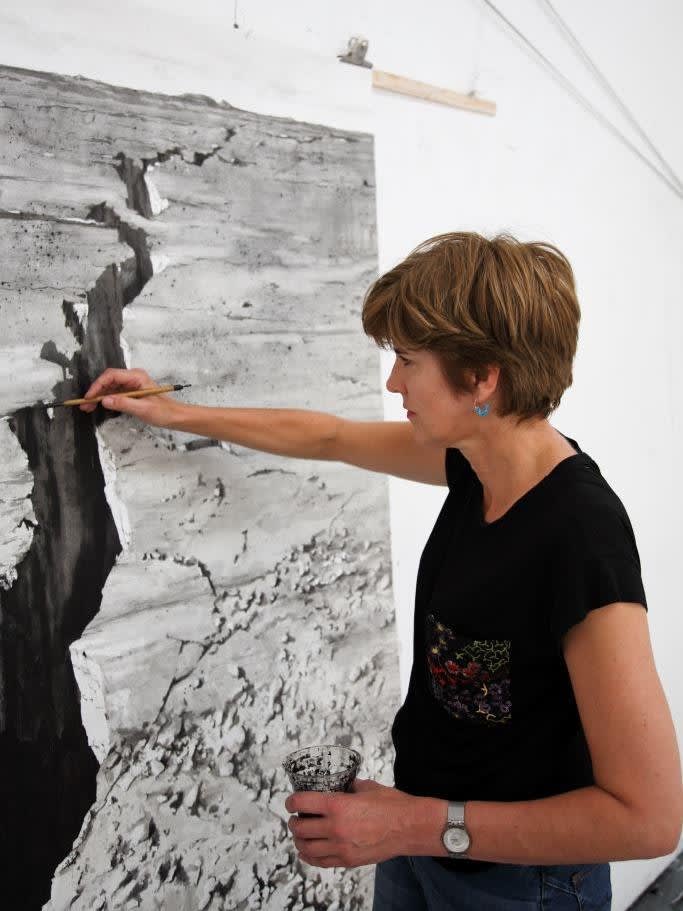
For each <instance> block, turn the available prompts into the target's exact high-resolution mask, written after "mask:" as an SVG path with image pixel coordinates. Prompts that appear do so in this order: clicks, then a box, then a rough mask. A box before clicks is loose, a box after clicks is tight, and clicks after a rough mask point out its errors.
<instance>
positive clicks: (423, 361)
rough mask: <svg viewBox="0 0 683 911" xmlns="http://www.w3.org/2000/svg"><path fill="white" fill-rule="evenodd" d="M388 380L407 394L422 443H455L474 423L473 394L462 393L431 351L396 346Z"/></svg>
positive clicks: (410, 414) (405, 400)
mask: <svg viewBox="0 0 683 911" xmlns="http://www.w3.org/2000/svg"><path fill="white" fill-rule="evenodd" d="M394 351H395V353H396V361H395V362H394V366H393V369H392V371H391V373H390V374H389V379H388V380H387V389H388V390H389V392H396V393H398V394H399V395H401V396H402V397H403V407H404V408H405V409H406V411H407V413H408V414H407V416H408V420H409V421H410V422H411V424H412V425H413V430H414V431H415V435H416V437H417V439H418V440H419V441H420V442H421V443H425V444H434V445H438V446H452V445H454V444H456V443H457V440H458V438H459V437H462V436H465V435H467V431H468V430H469V428H470V426H471V421H472V418H471V415H472V413H473V412H472V404H473V401H474V397H473V396H467V395H458V394H457V393H455V392H454V391H453V389H452V388H451V387H450V386H449V384H448V382H447V381H446V378H445V377H444V375H443V373H442V372H441V366H440V364H439V360H438V358H437V356H436V355H435V354H434V353H433V352H431V351H424V350H402V349H398V348H395V349H394Z"/></svg>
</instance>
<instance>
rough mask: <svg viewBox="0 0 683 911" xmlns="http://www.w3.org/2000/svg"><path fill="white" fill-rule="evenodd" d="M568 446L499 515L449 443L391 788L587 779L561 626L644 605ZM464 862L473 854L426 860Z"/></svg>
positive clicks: (609, 516)
mask: <svg viewBox="0 0 683 911" xmlns="http://www.w3.org/2000/svg"><path fill="white" fill-rule="evenodd" d="M565 439H567V440H568V441H569V443H570V444H571V445H572V446H573V447H574V449H576V450H577V452H576V454H575V455H572V456H569V457H568V458H565V459H564V460H563V461H562V462H560V463H559V464H558V465H556V466H555V468H554V469H553V470H552V471H551V472H550V473H549V474H548V475H546V476H545V477H544V478H543V479H542V480H541V481H540V482H539V483H538V484H536V485H535V486H534V487H533V488H531V490H529V491H528V492H527V493H525V494H524V495H523V496H522V497H521V498H520V499H519V500H517V501H516V502H515V503H514V504H513V505H512V506H511V507H510V509H509V510H508V511H507V512H506V513H505V514H504V515H503V516H501V517H500V518H499V519H496V520H495V521H493V522H489V523H487V522H485V521H484V515H483V505H482V503H483V496H482V495H483V489H482V486H481V483H480V481H479V479H478V477H477V475H476V474H475V472H474V471H473V470H472V468H471V466H470V464H469V462H468V461H467V459H466V458H465V457H464V456H463V454H462V453H461V452H460V451H459V450H458V449H448V450H447V451H446V475H447V479H448V488H449V493H448V496H447V498H446V501H445V503H444V505H443V507H442V509H441V512H440V514H439V517H438V519H437V521H436V524H435V525H434V528H433V530H432V533H431V535H430V537H429V540H428V541H427V544H426V546H425V549H424V551H423V554H422V559H421V561H420V567H419V570H418V576H417V588H416V603H415V631H414V649H413V667H412V672H411V676H410V684H409V687H408V693H407V696H406V700H405V702H404V704H403V706H402V707H401V708H400V710H399V712H398V713H397V715H396V718H395V720H394V724H393V728H392V738H393V741H394V746H395V748H396V761H395V764H394V776H395V783H396V787H397V788H399V789H400V790H403V791H406V792H408V793H410V794H415V795H419V796H429V797H440V798H445V799H448V800H461V801H465V800H495V801H515V800H533V799H536V798H541V797H548V796H551V795H553V794H560V793H563V792H565V791H570V790H574V789H575V788H580V787H585V786H587V785H590V784H592V783H593V773H592V766H591V760H590V754H589V752H588V747H587V745H586V740H585V737H584V733H583V729H582V726H581V721H580V718H579V714H578V710H577V707H576V702H575V699H574V694H573V690H572V686H571V680H570V677H569V673H568V671H567V667H566V664H565V661H564V658H563V655H562V644H561V640H562V636H563V635H564V633H565V632H566V631H567V630H568V629H569V628H570V627H572V626H573V625H574V624H576V623H578V622H580V621H581V620H582V619H583V618H584V617H585V616H586V615H587V613H588V611H590V610H593V609H595V608H599V607H601V606H603V605H606V604H611V603H613V602H615V601H630V602H638V603H640V604H642V605H643V607H644V608H645V609H646V610H647V604H646V600H645V592H644V590H643V584H642V580H641V574H640V558H639V555H638V549H637V547H636V541H635V536H634V533H633V529H632V527H631V523H630V521H629V518H628V515H627V513H626V510H625V509H624V506H623V504H622V503H621V501H620V499H619V498H618V496H617V495H616V494H615V493H614V491H613V490H612V489H611V487H610V486H609V485H608V484H607V482H606V481H605V479H604V478H603V477H602V474H601V473H600V469H599V467H598V465H597V464H596V463H595V462H594V461H593V459H592V458H591V457H590V456H589V455H588V454H587V453H584V452H582V451H581V450H580V447H579V446H578V444H577V443H576V441H575V440H572V439H570V438H569V437H565ZM437 860H438V861H439V862H440V863H442V864H443V865H444V866H446V867H448V868H452V869H458V870H462V871H463V872H475V871H476V870H480V869H483V868H484V867H488V866H490V864H489V863H486V862H478V861H468V860H455V859H450V858H437Z"/></svg>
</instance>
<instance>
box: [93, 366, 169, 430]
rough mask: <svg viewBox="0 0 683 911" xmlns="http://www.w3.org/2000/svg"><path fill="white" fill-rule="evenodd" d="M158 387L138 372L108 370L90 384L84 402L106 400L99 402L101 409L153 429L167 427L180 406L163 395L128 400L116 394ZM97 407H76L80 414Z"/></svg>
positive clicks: (113, 368) (95, 403)
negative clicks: (101, 398)
mask: <svg viewBox="0 0 683 911" xmlns="http://www.w3.org/2000/svg"><path fill="white" fill-rule="evenodd" d="M158 385H159V384H158V383H156V382H155V381H154V380H153V379H152V378H151V377H150V375H149V374H148V373H147V371H146V370H141V369H139V368H137V369H131V370H124V369H119V368H116V367H108V368H107V369H106V370H105V371H104V372H103V373H101V374H100V376H99V377H98V378H97V379H96V380H95V381H94V383H92V385H91V386H90V388H89V389H88V391H87V392H86V394H85V398H95V397H97V396H101V395H105V396H106V398H104V399H103V400H102V405H103V407H104V408H108V409H110V410H111V411H120V412H123V413H125V414H133V415H135V416H136V417H138V418H140V420H142V421H144V422H145V423H147V424H151V425H152V426H154V427H169V426H171V425H172V424H173V421H174V417H175V416H176V415H177V414H178V412H179V409H181V408H182V402H179V401H178V400H177V399H174V398H173V397H172V396H170V395H168V394H163V393H157V394H156V395H155V394H151V395H148V396H145V397H142V398H131V397H130V396H126V395H121V394H120V393H124V392H135V391H138V390H144V389H152V388H154V387H157V386H158ZM117 393H119V394H117ZM97 405H98V403H97V402H93V403H92V404H91V403H87V404H85V403H84V404H82V405H79V406H78V407H79V408H80V409H81V411H85V412H91V411H94V410H95V409H96V408H97Z"/></svg>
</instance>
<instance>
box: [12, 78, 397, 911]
mask: <svg viewBox="0 0 683 911" xmlns="http://www.w3.org/2000/svg"><path fill="white" fill-rule="evenodd" d="M0 85H1V88H2V91H1V92H0V123H1V128H0V165H1V167H0V225H2V231H1V232H0V248H1V249H2V275H0V317H1V320H2V323H1V324H2V329H3V332H2V336H1V337H0V367H1V369H0V377H1V378H2V383H1V384H0V399H1V401H0V412H1V413H2V414H4V415H8V416H9V417H8V418H7V419H6V420H4V421H2V422H0V454H1V456H2V465H3V468H2V470H1V471H0V500H1V501H2V504H3V510H2V512H3V515H2V520H1V521H0V535H1V536H2V539H1V540H0V750H1V751H2V753H1V756H0V759H2V766H3V784H2V792H1V796H2V808H1V809H2V812H3V826H2V835H1V838H2V843H1V844H0V851H1V853H2V858H3V865H4V869H3V871H2V872H3V883H4V893H3V895H4V897H5V898H6V897H7V896H12V897H13V900H14V902H15V904H14V905H13V907H17V908H18V907H21V908H22V909H27V911H28V909H32V908H40V907H41V906H42V905H43V904H45V908H46V909H49V911H61V909H66V908H73V909H98V911H102V909H114V908H145V909H159V908H163V909H166V911H173V909H202V911H203V909H222V908H226V909H227V908H231V909H232V908H234V909H246V908H273V909H276V908H277V909H280V908H316V909H321V908H327V909H335V908H336V909H339V908H344V909H354V908H358V909H360V908H366V907H369V894H370V888H371V880H372V873H373V870H372V868H371V867H360V868H356V869H353V870H318V869H316V868H313V867H308V866H306V865H305V864H302V863H300V862H299V860H298V857H297V854H296V851H295V849H294V846H293V843H292V841H291V837H290V835H289V832H288V830H287V827H286V821H287V819H288V814H287V813H286V811H285V809H284V800H285V798H286V796H287V794H288V793H290V792H291V788H290V786H289V783H288V781H287V777H286V775H285V772H284V770H283V768H282V765H281V763H282V760H283V759H284V757H285V755H286V754H287V753H289V752H291V751H292V750H295V749H297V748H298V747H304V746H307V745H310V744H313V743H340V744H343V745H346V746H350V747H353V748H355V749H357V750H358V751H359V752H360V753H361V755H362V757H363V760H362V763H361V767H360V770H359V773H358V774H359V776H360V777H373V778H379V779H382V780H384V781H391V774H390V771H389V770H390V765H391V759H392V757H391V752H390V736H389V729H390V723H391V719H392V716H393V712H394V710H395V708H396V706H397V704H398V699H399V695H398V662H397V642H396V634H395V627H394V616H393V606H392V596H391V585H390V575H389V573H390V570H389V567H390V552H389V533H388V515H387V512H388V510H387V490H386V481H385V479H384V478H383V477H381V476H379V475H373V474H370V473H366V472H362V471H359V470H356V469H353V468H351V467H349V466H345V465H341V464H338V463H330V462H325V461H305V460H294V459H284V458H279V457H276V456H270V455H267V454H263V453H256V452H253V451H250V450H247V449H244V448H242V447H238V446H236V445H232V444H228V443H225V442H220V441H214V440H207V439H201V438H197V437H193V436H191V435H189V434H184V433H179V432H172V431H168V430H161V429H156V428H149V427H146V426H144V425H142V424H141V423H140V422H137V421H136V420H135V419H132V418H129V417H126V416H115V417H114V416H111V415H109V414H106V413H99V412H96V413H95V415H94V416H87V415H84V414H82V413H81V412H80V411H78V410H76V409H70V408H55V409H53V410H52V409H47V408H44V407H40V403H41V402H48V401H51V400H54V399H57V400H62V399H65V398H69V397H73V396H75V395H78V394H79V393H82V392H83V391H84V390H85V388H87V385H88V383H89V382H90V381H91V379H92V378H94V377H95V376H96V375H97V374H98V373H99V372H100V371H101V370H102V369H103V368H104V367H105V366H107V365H119V366H143V367H145V368H146V369H147V370H148V371H149V372H150V374H151V375H152V376H153V377H154V379H155V380H157V381H158V382H171V383H174V382H180V383H191V384H192V388H191V389H188V390H184V391H183V392H182V393H179V397H182V398H185V399H186V400H189V401H194V402H199V403H201V404H205V405H213V406H258V407H298V408H310V409H315V410H321V411H330V412H333V413H336V414H339V415H342V416H346V417H352V418H355V419H360V420H364V419H368V420H370V419H379V418H380V414H381V404H380V389H379V367H378V358H377V352H376V351H375V350H374V349H373V347H372V345H371V344H370V343H369V342H368V341H367V340H366V339H365V338H364V336H363V334H362V330H361V326H360V302H361V300H362V295H363V292H364V290H365V289H366V288H367V286H368V284H369V283H370V282H371V281H372V279H373V277H374V276H375V274H376V268H377V264H376V249H375V195H374V179H373V178H374V169H373V144H372V138H371V137H369V136H367V135H364V134H357V133H347V132H341V131H338V130H334V129H330V128H327V127H324V126H318V125H312V124H306V123H299V122H294V121H291V120H287V119H283V118H276V117H269V116H264V115H257V114H252V113H249V112H244V111H240V110H238V109H236V108H233V107H231V106H230V105H228V104H226V103H220V104H219V103H216V102H214V101H212V100H210V99H206V98H203V97H197V96H181V97H168V96H161V95H152V94H148V93H143V92H138V91H134V90H131V89H124V88H118V87H113V86H109V85H104V84H101V83H95V82H92V81H88V80H85V79H81V78H67V77H62V76H57V75H54V74H41V73H35V72H30V71H26V70H18V69H12V68H0ZM17 901H20V902H21V904H18V903H17Z"/></svg>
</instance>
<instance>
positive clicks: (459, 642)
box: [426, 614, 512, 724]
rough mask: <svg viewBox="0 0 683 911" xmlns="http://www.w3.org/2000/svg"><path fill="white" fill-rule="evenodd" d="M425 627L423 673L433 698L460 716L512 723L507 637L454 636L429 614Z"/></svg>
mask: <svg viewBox="0 0 683 911" xmlns="http://www.w3.org/2000/svg"><path fill="white" fill-rule="evenodd" d="M426 632H427V675H428V678H429V683H430V686H431V690H432V693H433V694H434V697H435V698H436V700H437V702H439V703H440V704H441V705H442V706H443V708H444V709H445V710H446V711H447V712H448V713H449V714H450V715H452V716H453V717H454V718H458V719H460V720H465V721H471V722H474V723H478V724H505V723H508V722H510V721H511V720H512V701H511V697H510V683H511V681H510V676H511V675H510V645H511V642H510V640H509V639H471V638H469V637H468V636H461V635H458V634H457V633H456V632H454V631H453V630H452V629H450V627H448V626H446V625H445V624H444V623H441V622H440V621H438V620H437V619H436V617H434V615H433V614H429V616H428V617H427V629H426Z"/></svg>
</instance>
